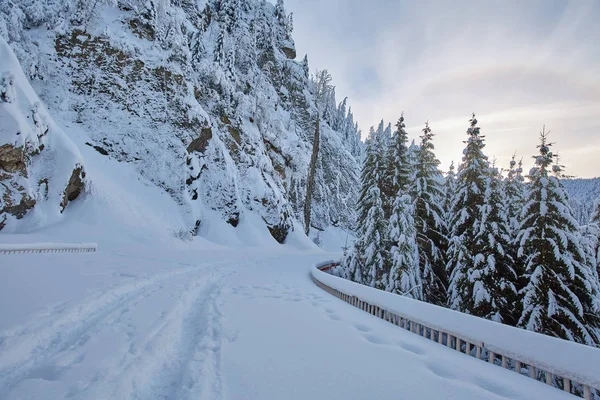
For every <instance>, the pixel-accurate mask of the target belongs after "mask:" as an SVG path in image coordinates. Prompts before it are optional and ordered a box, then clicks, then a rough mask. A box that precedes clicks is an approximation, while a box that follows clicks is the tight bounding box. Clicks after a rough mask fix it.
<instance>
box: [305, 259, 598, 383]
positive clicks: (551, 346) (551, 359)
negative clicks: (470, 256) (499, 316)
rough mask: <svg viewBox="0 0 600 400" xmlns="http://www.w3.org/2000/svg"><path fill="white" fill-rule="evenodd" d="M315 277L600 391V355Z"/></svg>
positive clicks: (321, 274)
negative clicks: (598, 388)
mask: <svg viewBox="0 0 600 400" xmlns="http://www.w3.org/2000/svg"><path fill="white" fill-rule="evenodd" d="M311 274H312V275H313V276H314V277H315V278H316V279H318V280H319V281H320V282H322V283H324V284H326V285H327V286H329V287H332V288H334V289H337V290H339V291H342V292H344V293H346V294H349V295H352V296H357V297H359V298H360V299H362V300H364V301H367V302H369V303H370V304H373V305H376V306H379V307H380V308H382V309H384V310H388V311H390V312H393V313H396V314H398V315H402V316H405V317H406V318H409V319H411V320H413V321H415V322H417V323H421V324H423V325H426V326H428V327H430V328H433V329H436V330H443V331H444V332H447V333H450V334H453V335H455V336H457V337H459V338H461V339H463V340H466V341H469V342H470V343H473V344H478V345H480V344H484V345H485V347H486V348H487V349H489V350H491V351H494V352H495V353H496V354H501V355H504V356H507V357H510V358H512V359H516V360H519V361H521V362H523V363H526V364H533V365H535V366H536V367H538V368H541V369H543V370H545V371H549V372H551V373H553V374H556V375H559V376H561V377H567V378H569V379H571V380H574V381H576V382H578V383H583V384H586V385H589V386H591V387H600V371H599V370H598V366H599V365H600V349H598V348H595V347H591V346H586V345H582V344H578V343H575V342H570V341H567V340H563V339H559V338H554V337H551V336H546V335H541V334H538V333H535V332H531V331H527V330H524V329H519V328H515V327H512V326H509V325H504V324H501V323H498V322H494V321H490V320H486V319H483V318H477V317H474V316H471V315H468V314H464V313H460V312H457V311H454V310H450V309H447V308H444V307H439V306H435V305H433V304H428V303H425V302H421V301H417V300H413V299H410V298H408V297H404V296H397V295H395V294H392V293H388V292H384V291H381V290H376V289H373V288H371V287H368V286H365V285H360V284H357V283H355V282H351V281H349V280H346V279H342V278H339V277H336V276H333V275H330V274H327V273H325V272H323V271H320V270H318V269H317V267H313V268H312V270H311Z"/></svg>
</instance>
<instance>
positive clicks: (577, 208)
mask: <svg viewBox="0 0 600 400" xmlns="http://www.w3.org/2000/svg"><path fill="white" fill-rule="evenodd" d="M562 184H563V185H564V187H565V189H566V190H567V193H568V194H569V203H570V204H571V208H572V209H573V213H574V216H575V218H577V221H578V222H579V224H581V225H585V224H587V223H589V222H590V218H591V216H592V213H593V211H594V207H595V205H596V204H597V203H598V202H600V178H592V179H563V180H562Z"/></svg>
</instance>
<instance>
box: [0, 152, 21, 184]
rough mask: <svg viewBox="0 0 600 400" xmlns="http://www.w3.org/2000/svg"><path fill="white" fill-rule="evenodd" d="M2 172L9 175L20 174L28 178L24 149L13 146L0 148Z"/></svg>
mask: <svg viewBox="0 0 600 400" xmlns="http://www.w3.org/2000/svg"><path fill="white" fill-rule="evenodd" d="M0 170H4V171H6V172H9V173H15V172H19V173H21V175H22V176H25V177H26V176H27V167H26V164H25V151H24V150H23V148H22V147H14V146H13V145H11V144H3V145H2V146H0Z"/></svg>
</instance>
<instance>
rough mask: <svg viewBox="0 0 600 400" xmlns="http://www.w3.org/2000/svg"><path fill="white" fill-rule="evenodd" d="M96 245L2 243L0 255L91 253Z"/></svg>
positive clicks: (95, 248)
mask: <svg viewBox="0 0 600 400" xmlns="http://www.w3.org/2000/svg"><path fill="white" fill-rule="evenodd" d="M97 248H98V245H97V244H96V243H0V254H33V253H91V252H95V251H96V250H97Z"/></svg>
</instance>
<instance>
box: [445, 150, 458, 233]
mask: <svg viewBox="0 0 600 400" xmlns="http://www.w3.org/2000/svg"><path fill="white" fill-rule="evenodd" d="M455 196H456V173H455V172H454V161H452V163H451V164H450V168H449V169H448V172H447V173H446V177H445V178H444V199H443V208H444V224H445V226H446V238H448V237H449V236H450V232H449V230H450V224H451V222H452V221H451V220H452V204H453V203H454V198H455Z"/></svg>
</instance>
